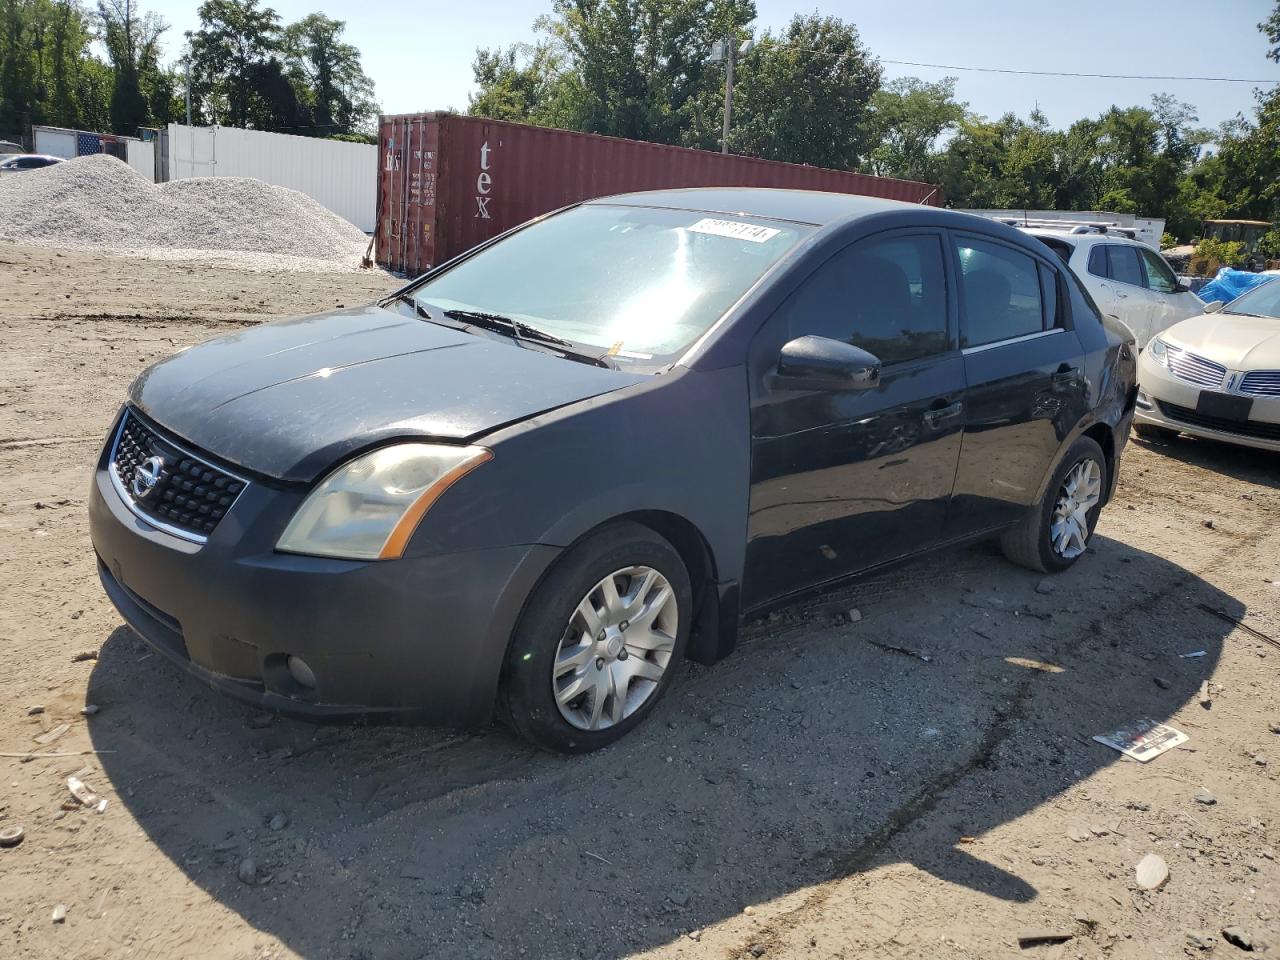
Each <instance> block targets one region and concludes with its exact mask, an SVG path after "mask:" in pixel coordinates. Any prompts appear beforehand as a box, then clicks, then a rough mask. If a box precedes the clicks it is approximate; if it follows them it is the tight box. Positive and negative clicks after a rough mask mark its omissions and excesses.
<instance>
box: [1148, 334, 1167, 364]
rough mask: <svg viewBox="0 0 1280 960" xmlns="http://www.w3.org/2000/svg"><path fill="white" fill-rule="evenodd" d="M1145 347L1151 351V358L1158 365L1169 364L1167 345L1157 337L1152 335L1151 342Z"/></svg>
mask: <svg viewBox="0 0 1280 960" xmlns="http://www.w3.org/2000/svg"><path fill="white" fill-rule="evenodd" d="M1147 349H1148V350H1150V351H1151V359H1152V360H1154V361H1155V362H1156V363H1158V364H1160V366H1162V367H1166V366H1168V365H1169V345H1168V344H1167V343H1165V342H1164V341H1163V340H1161V339H1160V338H1159V337H1152V338H1151V342H1150V343H1148V344H1147Z"/></svg>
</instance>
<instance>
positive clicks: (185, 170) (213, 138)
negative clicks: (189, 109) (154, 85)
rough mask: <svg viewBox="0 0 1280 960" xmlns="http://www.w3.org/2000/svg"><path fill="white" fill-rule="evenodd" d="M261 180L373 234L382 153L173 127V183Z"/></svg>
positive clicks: (335, 143)
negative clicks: (291, 191) (208, 179)
mask: <svg viewBox="0 0 1280 960" xmlns="http://www.w3.org/2000/svg"><path fill="white" fill-rule="evenodd" d="M188 177H256V178H257V179H259V180H264V181H266V182H267V183H270V184H274V185H276V186H278V187H290V188H292V189H294V190H298V191H300V192H301V193H305V194H306V195H307V196H309V197H311V198H312V199H313V200H315V201H316V202H318V203H320V204H322V205H323V206H325V207H327V208H328V209H330V210H332V211H333V212H334V213H336V214H337V215H338V216H340V217H343V218H345V219H347V220H350V221H351V222H352V223H354V224H355V225H356V226H357V227H359V228H360V229H361V230H363V231H365V232H366V233H372V232H373V228H374V222H375V219H376V214H377V210H376V207H377V192H378V148H377V147H376V146H375V145H373V144H367V143H345V142H343V141H340V140H321V139H318V138H315V137H295V136H292V135H290V134H285V133H264V132H263V131H261V130H241V129H239V128H236V127H218V126H214V127H188V126H186V125H185V124H179V123H171V124H169V179H171V180H180V179H185V178H188Z"/></svg>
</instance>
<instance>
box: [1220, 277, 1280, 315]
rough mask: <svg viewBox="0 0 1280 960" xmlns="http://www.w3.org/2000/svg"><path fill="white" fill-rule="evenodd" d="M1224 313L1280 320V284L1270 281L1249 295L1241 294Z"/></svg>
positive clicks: (1255, 288) (1257, 287)
mask: <svg viewBox="0 0 1280 960" xmlns="http://www.w3.org/2000/svg"><path fill="white" fill-rule="evenodd" d="M1222 312H1223V313H1245V314H1250V315H1253V316H1258V317H1276V318H1280V283H1276V282H1275V280H1268V281H1267V282H1266V283H1263V284H1260V285H1259V286H1256V287H1254V288H1253V289H1252V290H1250V291H1248V292H1247V293H1242V294H1240V296H1238V297H1236V298H1235V299H1234V300H1232V301H1231V302H1230V303H1229V304H1227V306H1226V307H1224V308H1223V310H1222Z"/></svg>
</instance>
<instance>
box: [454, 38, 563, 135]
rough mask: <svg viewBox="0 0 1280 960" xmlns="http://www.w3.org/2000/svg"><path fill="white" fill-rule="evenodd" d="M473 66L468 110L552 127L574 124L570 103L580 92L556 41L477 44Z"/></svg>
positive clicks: (481, 115)
mask: <svg viewBox="0 0 1280 960" xmlns="http://www.w3.org/2000/svg"><path fill="white" fill-rule="evenodd" d="M471 70H472V73H473V75H474V76H475V81H476V86H477V87H478V88H479V92H478V93H474V94H472V95H471V97H470V102H469V104H468V107H467V112H468V113H470V114H471V115H472V116H478V117H492V118H493V119H494V120H514V121H518V122H521V123H533V124H538V125H541V126H553V127H554V126H571V125H572V124H573V122H574V119H575V118H574V117H573V116H572V115H571V113H570V111H569V106H570V104H572V103H574V102H576V101H579V100H580V99H581V97H579V96H577V95H576V94H575V92H574V90H573V86H574V82H575V80H576V77H575V76H574V75H573V74H571V73H570V72H568V71H567V70H566V68H565V62H564V56H563V54H562V53H561V50H560V48H559V46H558V45H557V44H555V43H552V42H550V41H548V40H542V41H540V42H539V43H536V44H529V43H517V44H513V45H512V46H510V47H508V48H506V49H505V50H503V49H501V48H498V49H494V50H484V49H480V50H477V51H476V57H475V60H474V61H473V62H472V64H471Z"/></svg>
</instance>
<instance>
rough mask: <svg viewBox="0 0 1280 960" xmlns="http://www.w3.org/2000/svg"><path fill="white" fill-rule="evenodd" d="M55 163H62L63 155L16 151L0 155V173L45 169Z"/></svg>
mask: <svg viewBox="0 0 1280 960" xmlns="http://www.w3.org/2000/svg"><path fill="white" fill-rule="evenodd" d="M55 163H62V158H61V157H51V156H49V155H48V154H44V153H15V154H4V155H3V156H0V175H4V174H10V173H25V172H26V171H28V170H43V169H44V168H45V167H52V166H53V165H54V164H55Z"/></svg>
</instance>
